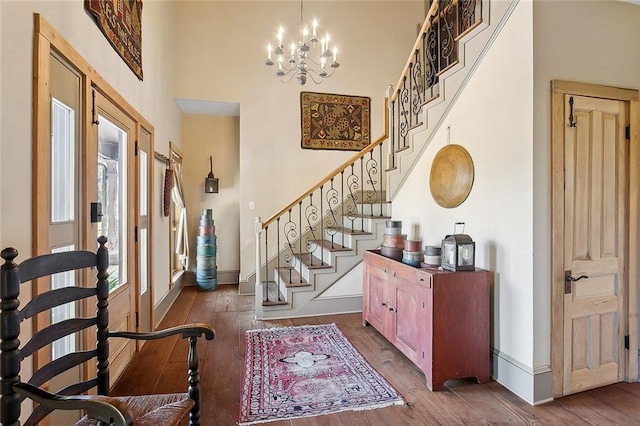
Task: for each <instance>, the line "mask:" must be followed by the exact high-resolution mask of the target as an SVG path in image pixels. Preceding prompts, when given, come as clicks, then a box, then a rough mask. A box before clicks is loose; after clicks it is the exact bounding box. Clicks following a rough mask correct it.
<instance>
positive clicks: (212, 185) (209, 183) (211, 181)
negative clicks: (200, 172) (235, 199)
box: [204, 156, 218, 194]
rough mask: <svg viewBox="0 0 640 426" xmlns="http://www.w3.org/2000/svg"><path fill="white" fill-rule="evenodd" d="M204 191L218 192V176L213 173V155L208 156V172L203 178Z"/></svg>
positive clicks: (208, 192)
mask: <svg viewBox="0 0 640 426" xmlns="http://www.w3.org/2000/svg"><path fill="white" fill-rule="evenodd" d="M204 192H206V193H207V194H217V193H218V178H217V177H215V176H214V175H213V156H209V174H208V175H207V177H206V178H204Z"/></svg>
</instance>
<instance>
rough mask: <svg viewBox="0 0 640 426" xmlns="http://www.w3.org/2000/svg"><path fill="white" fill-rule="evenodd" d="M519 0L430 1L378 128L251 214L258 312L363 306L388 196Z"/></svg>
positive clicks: (282, 314)
mask: <svg viewBox="0 0 640 426" xmlns="http://www.w3.org/2000/svg"><path fill="white" fill-rule="evenodd" d="M517 2H518V0H513V1H492V2H489V0H484V1H483V0H464V1H463V0H457V1H451V0H440V1H437V0H436V1H433V2H432V5H431V8H430V10H429V13H428V14H427V18H426V20H425V22H424V25H423V26H422V29H421V31H420V33H419V36H418V37H417V39H416V42H415V44H414V46H413V49H412V50H411V53H410V55H409V58H408V60H407V64H406V66H405V68H404V69H403V71H402V74H401V76H400V78H399V80H398V83H397V84H396V86H395V87H390V88H389V90H388V91H387V99H386V101H385V103H386V105H385V111H386V114H385V117H384V122H385V126H384V127H383V128H384V129H385V134H384V135H382V136H381V137H380V138H378V139H377V140H376V141H374V142H373V143H371V144H370V145H369V146H368V147H366V148H365V149H363V150H362V151H360V152H359V153H357V154H356V155H354V157H353V158H351V159H350V160H349V161H347V162H345V163H344V164H343V165H341V166H340V167H338V168H337V169H335V170H334V171H333V172H331V173H330V174H329V175H327V177H326V178H325V179H323V180H322V181H321V182H319V183H318V184H316V185H315V186H314V187H313V188H311V189H309V190H308V191H306V192H305V193H304V194H303V195H301V196H300V197H298V198H297V199H296V200H294V201H293V202H291V203H290V204H289V205H287V206H286V207H284V208H283V209H282V210H280V211H279V212H278V213H276V214H275V215H273V216H272V217H271V218H269V219H268V220H266V221H264V222H262V221H261V220H260V218H257V219H256V224H255V231H256V273H255V276H254V277H252V278H253V279H254V281H253V283H254V284H255V294H256V306H255V309H256V318H258V319H275V318H292V317H303V316H314V315H326V314H336V313H346V312H359V311H361V310H362V271H361V262H362V254H363V252H364V251H365V250H369V249H374V248H378V247H379V246H380V244H381V242H382V235H383V233H384V228H385V220H387V219H390V218H391V216H392V210H391V202H390V200H393V198H394V196H395V195H396V194H397V192H398V191H399V190H400V188H401V187H402V184H403V182H404V180H405V179H406V177H407V176H408V174H409V172H410V171H411V170H412V169H413V167H414V165H415V163H416V162H417V161H418V159H419V158H420V156H421V155H422V153H423V152H424V150H425V149H426V147H427V146H428V144H429V142H430V141H431V138H432V136H433V134H435V131H436V130H437V129H438V128H439V127H440V125H441V124H442V121H443V120H444V118H445V117H446V115H447V113H448V111H449V110H450V108H451V107H452V106H453V104H454V102H455V100H456V99H457V98H458V96H459V94H460V93H461V91H462V90H464V87H465V86H466V84H467V82H468V81H469V79H470V78H472V75H473V72H474V71H475V69H476V68H477V66H478V64H479V63H480V62H481V60H482V58H483V57H484V55H485V54H486V52H487V51H488V50H489V48H490V47H491V44H492V43H493V40H494V39H495V38H496V37H497V35H498V34H499V32H500V29H501V28H502V27H503V26H504V23H505V22H506V21H507V19H508V18H509V16H510V14H511V13H512V11H513V10H514V9H515V6H516V5H517ZM260 296H261V297H260Z"/></svg>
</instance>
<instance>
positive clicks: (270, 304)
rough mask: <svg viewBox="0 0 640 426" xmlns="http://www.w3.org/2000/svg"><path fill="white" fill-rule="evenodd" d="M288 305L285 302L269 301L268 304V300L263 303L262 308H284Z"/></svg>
mask: <svg viewBox="0 0 640 426" xmlns="http://www.w3.org/2000/svg"><path fill="white" fill-rule="evenodd" d="M288 304H289V303H288V302H285V301H284V300H269V301H268V302H267V301H266V300H263V301H262V306H282V305H288Z"/></svg>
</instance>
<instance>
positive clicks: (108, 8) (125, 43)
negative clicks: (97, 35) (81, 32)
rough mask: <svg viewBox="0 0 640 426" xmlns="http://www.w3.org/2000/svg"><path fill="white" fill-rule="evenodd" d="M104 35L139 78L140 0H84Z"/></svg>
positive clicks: (140, 49) (140, 44)
mask: <svg viewBox="0 0 640 426" xmlns="http://www.w3.org/2000/svg"><path fill="white" fill-rule="evenodd" d="M84 7H85V9H86V10H87V11H89V12H90V13H91V14H92V15H93V17H94V19H95V21H96V24H97V25H98V27H99V28H100V30H101V31H102V33H103V34H104V36H105V37H106V38H107V40H109V43H110V44H111V46H113V48H114V49H115V50H116V52H118V54H119V55H120V57H121V58H122V59H123V60H124V62H125V63H126V64H127V65H128V66H129V68H131V71H133V73H134V74H135V75H136V77H138V78H139V79H140V80H142V0H117V1H113V0H85V2H84Z"/></svg>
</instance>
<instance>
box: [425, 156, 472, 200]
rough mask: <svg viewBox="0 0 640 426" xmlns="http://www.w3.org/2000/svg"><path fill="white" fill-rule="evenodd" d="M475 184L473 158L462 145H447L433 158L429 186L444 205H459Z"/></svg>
mask: <svg viewBox="0 0 640 426" xmlns="http://www.w3.org/2000/svg"><path fill="white" fill-rule="evenodd" d="M472 186H473V160H472V159H471V155H469V152H468V151H467V150H466V149H464V147H462V146H460V145H455V144H452V145H446V146H445V147H443V148H442V149H440V151H438V153H437V154H436V156H435V157H434V159H433V164H432V165H431V175H430V176H429V187H430V189H431V195H432V196H433V199H434V200H435V201H436V203H438V204H439V205H440V206H442V207H447V208H452V207H457V206H459V205H460V204H462V203H463V202H464V200H466V199H467V197H468V196H469V193H470V192H471V187H472Z"/></svg>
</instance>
